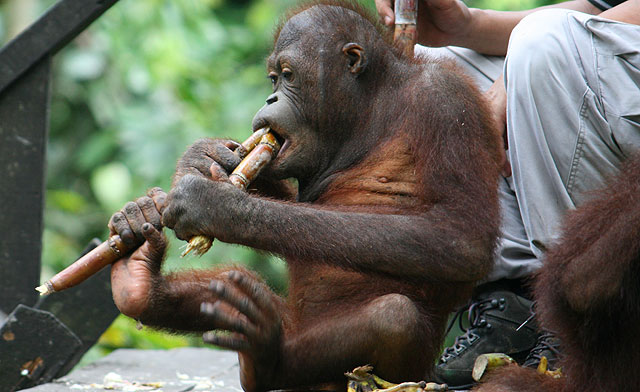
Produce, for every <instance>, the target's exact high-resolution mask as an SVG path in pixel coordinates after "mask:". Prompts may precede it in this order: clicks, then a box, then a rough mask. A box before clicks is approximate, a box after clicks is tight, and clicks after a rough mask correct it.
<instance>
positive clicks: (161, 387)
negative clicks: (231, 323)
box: [25, 348, 242, 392]
mask: <svg viewBox="0 0 640 392" xmlns="http://www.w3.org/2000/svg"><path fill="white" fill-rule="evenodd" d="M238 372H239V367H238V357H237V354H236V353H234V352H227V351H221V350H214V349H208V348H178V349H173V350H132V349H120V350H116V351H114V352H113V353H111V354H109V355H107V356H106V357H104V358H102V359H99V360H98V361H96V362H94V363H91V364H89V365H87V366H85V367H83V368H81V369H76V370H74V371H73V372H71V373H70V374H69V375H67V376H65V377H63V378H61V379H58V380H56V381H54V382H51V383H48V384H43V385H39V386H37V387H34V388H29V389H25V391H29V392H80V391H87V392H104V391H127V392H137V391H163V392H188V391H216V392H218V391H220V392H222V391H229V392H237V391H242V388H241V387H240V379H239V373H238Z"/></svg>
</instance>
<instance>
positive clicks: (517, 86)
mask: <svg viewBox="0 0 640 392" xmlns="http://www.w3.org/2000/svg"><path fill="white" fill-rule="evenodd" d="M618 30H624V32H619V31H618ZM637 34H638V27H636V26H629V25H621V24H616V23H612V22H605V21H599V20H597V19H593V18H591V17H589V16H588V15H584V14H577V13H573V12H569V11H551V12H549V13H543V14H539V15H532V16H530V17H528V18H526V19H525V20H524V21H523V22H522V23H521V24H520V25H519V26H518V27H517V28H516V30H514V33H513V35H512V38H511V43H510V48H509V55H508V58H507V62H506V66H505V73H506V75H505V83H506V86H507V91H508V115H507V118H508V129H509V135H508V137H509V158H510V161H511V162H512V167H513V169H514V170H513V172H514V174H513V177H511V178H508V179H503V180H501V183H500V192H501V202H502V209H503V210H502V214H503V222H502V236H501V238H500V242H499V245H498V249H497V253H496V261H495V263H496V264H495V267H494V269H493V271H492V272H491V274H490V275H489V277H488V279H487V281H488V282H495V281H499V282H514V280H516V281H517V279H521V278H527V277H529V276H531V274H532V273H533V272H535V271H536V270H537V269H538V268H540V266H541V265H542V264H541V261H540V258H541V257H542V256H543V251H544V249H545V248H546V246H548V245H549V243H550V242H552V241H553V239H554V238H555V236H556V231H557V224H558V222H559V221H560V220H561V218H562V216H563V215H564V212H565V211H566V210H567V209H569V208H573V207H574V206H575V204H578V203H579V202H580V201H582V200H584V198H585V197H587V195H586V193H585V192H587V191H588V190H591V189H593V188H594V187H596V186H598V185H600V184H601V183H602V181H603V179H604V178H605V177H606V176H607V175H609V174H610V173H612V172H614V171H615V170H616V168H617V166H618V165H619V163H620V161H621V160H622V159H624V157H626V156H628V155H629V154H630V152H631V151H634V150H635V147H634V146H637V145H638V144H639V143H638V124H637V121H638V120H639V119H640V116H639V115H638V113H640V109H638V108H640V104H639V101H638V94H639V91H640V90H639V89H638V88H637V85H638V81H639V80H638V78H637V77H635V76H631V75H629V74H634V73H635V72H636V71H635V70H637V69H638V67H637V66H638V64H631V63H630V62H632V61H633V60H635V61H636V62H637V61H638V59H640V56H638V50H637V49H635V50H634V49H633V48H634V47H635V48H640V45H639V42H638V35H637ZM602 38H606V39H604V40H603V39H602ZM612 41H616V43H615V44H614V43H613V42H612ZM624 43H626V45H625V44H624ZM634 45H635V46H634ZM612 48H616V50H615V51H617V53H613V52H612ZM595 52H597V53H599V55H595ZM597 56H600V57H599V58H597ZM612 59H615V60H616V61H612ZM596 60H597V61H596ZM611 62H613V64H610V63H611ZM585 63H586V65H585ZM605 64H606V70H607V72H606V74H605V75H602V74H600V73H601V72H600V73H598V72H596V71H595V69H597V67H598V66H600V67H602V66H604V65H605ZM622 68H625V69H622ZM599 69H600V70H604V69H603V68H599ZM592 85H593V86H598V89H597V90H598V91H596V92H594V91H591V92H590V91H589V90H590V86H592ZM617 86H621V87H620V88H618V87H617ZM619 95H623V96H624V97H619ZM601 107H604V108H605V109H606V108H607V107H608V108H609V109H608V113H607V114H608V115H607V116H604V115H603V114H602V113H603V111H602V110H601ZM634 110H635V111H634ZM612 113H616V115H613V114H612ZM614 121H615V122H616V123H617V124H616V126H615V127H612V123H613V122H614ZM634 121H635V122H634ZM620 123H623V124H620ZM612 129H613V130H612ZM621 140H623V142H621ZM505 279H507V280H505ZM509 286H512V285H509V284H508V285H506V290H507V292H508V291H511V289H510V288H509ZM496 288H497V289H496ZM516 289H517V287H516ZM504 290H505V285H500V284H496V283H489V284H487V285H483V286H480V287H479V290H478V292H477V293H476V295H475V296H474V299H473V301H472V306H471V309H472V310H473V312H471V313H474V314H473V316H474V317H472V319H474V320H476V322H475V323H473V324H472V328H470V329H469V330H468V331H467V333H465V334H464V335H462V336H461V337H459V338H458V339H456V343H457V344H456V345H454V347H450V348H447V349H446V350H445V354H444V355H443V359H442V360H441V362H440V364H439V365H438V366H437V368H436V374H437V375H438V376H439V378H440V379H441V381H446V382H449V383H453V384H461V383H464V382H471V377H470V373H471V366H472V364H473V360H474V359H475V357H476V356H477V355H478V354H481V353H482V352H487V350H490V351H501V352H507V353H512V354H516V355H519V354H521V351H520V350H521V348H523V347H525V346H530V345H531V344H532V343H531V339H530V337H531V336H532V335H531V334H530V333H531V329H530V328H535V322H529V323H527V324H526V326H525V327H523V328H520V329H519V331H518V330H517V324H519V323H518V320H519V318H521V317H522V315H523V312H522V311H521V310H522V309H521V308H522V306H523V304H524V302H523V301H522V298H521V297H515V298H516V299H517V300H511V301H510V304H511V305H512V306H508V307H506V309H509V308H511V310H510V311H509V312H504V313H503V309H504V308H503V309H500V307H498V308H497V309H496V308H494V307H485V310H484V311H481V312H478V309H479V308H478V304H480V303H482V301H483V299H497V300H498V301H500V299H503V298H509V297H511V296H510V295H508V294H507V293H505V292H504ZM498 297H500V298H498ZM529 304H530V302H529ZM505 316H506V317H505ZM492 318H493V319H497V320H500V322H499V323H496V322H493V323H491V322H490V321H491V319H492ZM478 320H479V321H478ZM482 320H485V322H484V323H483V322H482ZM487 320H489V321H487ZM483 324H484V326H483ZM486 325H491V327H492V328H487V327H486ZM496 325H498V326H499V327H500V328H498V329H500V331H497V328H495V327H496ZM496 334H500V335H501V337H502V338H504V337H506V336H508V337H509V338H507V339H492V338H491V336H492V335H493V336H495V335H496ZM545 336H547V335H543V337H545ZM493 343H495V346H493V347H491V345H492V344H493ZM514 343H515V344H514ZM534 343H535V342H534ZM501 344H502V347H501V346H500V345H501ZM529 348H530V347H529Z"/></svg>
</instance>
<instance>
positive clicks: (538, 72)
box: [506, 9, 574, 78]
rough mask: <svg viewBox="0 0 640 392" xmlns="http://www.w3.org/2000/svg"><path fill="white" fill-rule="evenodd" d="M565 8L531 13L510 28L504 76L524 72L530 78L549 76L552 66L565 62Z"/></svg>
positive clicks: (561, 64)
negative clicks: (511, 29)
mask: <svg viewBox="0 0 640 392" xmlns="http://www.w3.org/2000/svg"><path fill="white" fill-rule="evenodd" d="M571 12H574V11H571V10H564V9H549V10H543V11H538V12H534V13H532V14H530V15H528V16H526V17H525V18H523V19H522V20H521V21H520V23H518V25H517V26H516V27H515V28H514V29H513V31H512V33H511V38H510V39H509V49H508V51H507V60H506V73H507V75H513V74H521V73H522V72H526V73H527V74H528V75H530V77H531V78H535V77H536V76H541V77H544V76H545V75H548V72H549V69H550V68H552V67H554V66H560V67H562V66H563V64H566V59H567V56H568V55H570V54H569V53H565V48H566V47H567V45H566V43H567V42H568V40H569V39H570V37H569V34H570V33H569V31H570V30H569V28H568V23H569V19H570V18H569V15H568V14H569V13H571Z"/></svg>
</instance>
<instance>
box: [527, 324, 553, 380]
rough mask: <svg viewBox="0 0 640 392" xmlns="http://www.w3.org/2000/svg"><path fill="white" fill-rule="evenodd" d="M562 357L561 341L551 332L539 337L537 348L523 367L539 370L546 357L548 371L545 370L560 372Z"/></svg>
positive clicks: (532, 351)
mask: <svg viewBox="0 0 640 392" xmlns="http://www.w3.org/2000/svg"><path fill="white" fill-rule="evenodd" d="M560 355H561V353H560V339H558V338H557V337H555V335H553V334H552V333H551V332H543V333H542V334H541V335H540V337H538V342H537V343H536V346H535V347H534V348H533V349H532V350H531V352H530V353H529V355H528V356H527V358H526V359H525V361H524V363H523V364H522V366H524V367H528V368H532V369H537V368H538V366H540V361H541V360H542V357H546V358H547V369H545V370H550V371H554V370H558V362H559V360H560Z"/></svg>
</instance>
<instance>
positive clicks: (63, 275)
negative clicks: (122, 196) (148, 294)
mask: <svg viewBox="0 0 640 392" xmlns="http://www.w3.org/2000/svg"><path fill="white" fill-rule="evenodd" d="M238 150H239V151H238ZM279 150H280V144H279V143H278V141H277V140H276V138H275V137H274V136H273V134H271V133H269V129H268V128H262V129H260V130H258V131H256V132H254V133H253V134H252V135H251V136H250V137H249V138H248V139H247V140H245V141H244V142H243V143H242V144H241V146H240V147H238V148H237V149H236V153H238V154H239V156H242V155H246V156H245V157H244V159H243V160H242V162H240V164H239V165H238V167H237V168H236V170H234V171H233V173H232V174H231V175H230V176H229V179H230V180H231V181H232V183H234V185H236V186H238V187H239V188H241V189H246V186H248V185H249V183H251V181H253V180H254V179H255V178H256V177H257V176H258V175H259V174H260V171H262V169H263V168H264V167H265V166H266V165H267V164H268V163H269V162H271V160H272V159H273V158H274V157H275V156H276V155H277V154H278V151H279ZM236 172H237V175H234V173H236ZM235 177H238V178H240V180H235V179H234V178H235ZM234 181H236V182H238V184H236V183H235V182H234ZM240 183H242V186H240V185H239V184H240ZM192 242H193V244H192ZM202 242H204V245H203V244H202ZM207 243H208V246H207ZM211 243H212V242H211V240H210V239H208V238H206V237H204V236H197V237H194V238H192V239H191V240H190V241H189V245H188V246H191V247H192V248H194V249H188V250H187V251H185V253H184V254H186V253H189V252H191V251H192V250H193V251H194V253H200V254H203V253H204V252H206V251H207V250H208V249H209V248H210V247H211ZM205 247H206V249H205ZM132 250H133V248H129V247H128V246H126V245H125V244H124V242H122V239H121V238H120V236H118V235H113V236H111V237H109V239H108V240H106V241H105V242H103V243H102V244H100V245H98V247H96V248H95V249H93V250H92V251H91V252H89V253H87V254H86V255H84V256H82V257H81V258H79V259H78V260H76V261H75V262H74V263H73V264H71V265H70V266H68V267H67V268H65V269H64V270H62V271H61V272H59V273H58V274H56V275H55V276H54V277H53V278H51V279H49V280H48V281H46V282H45V283H44V284H42V285H41V286H38V287H36V290H37V291H39V292H40V295H47V294H51V293H53V292H56V291H62V290H65V289H68V288H71V287H74V286H76V285H78V284H80V283H82V282H84V281H85V280H86V279H87V278H89V277H90V276H91V275H94V274H95V273H97V272H98V271H100V270H101V269H102V268H104V267H106V266H107V265H109V264H112V263H114V262H116V261H118V260H119V259H120V258H122V257H123V256H124V255H126V254H127V253H129V252H130V251H132Z"/></svg>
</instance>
